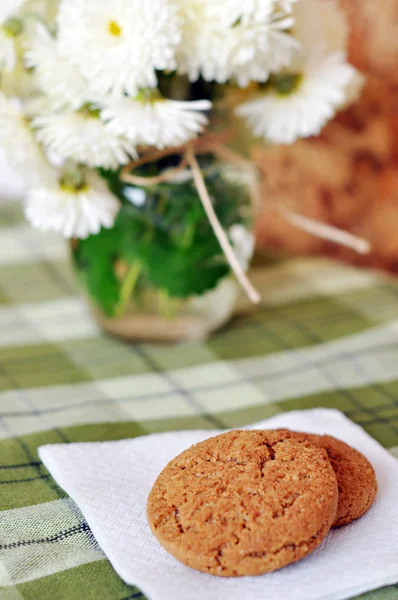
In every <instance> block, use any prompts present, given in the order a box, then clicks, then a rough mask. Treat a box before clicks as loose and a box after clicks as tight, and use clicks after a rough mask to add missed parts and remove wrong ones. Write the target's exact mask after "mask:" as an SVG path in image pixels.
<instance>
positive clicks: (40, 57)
mask: <svg viewBox="0 0 398 600" xmlns="http://www.w3.org/2000/svg"><path fill="white" fill-rule="evenodd" d="M25 64H26V66H27V67H29V68H34V69H35V77H36V80H37V82H38V84H39V86H40V89H41V90H42V91H43V93H45V94H46V95H47V96H49V97H50V98H51V100H52V105H53V107H54V109H59V108H71V109H72V110H73V109H78V108H80V107H81V106H83V104H85V103H87V102H88V100H89V95H90V94H89V92H90V91H89V89H88V84H87V82H86V81H85V79H84V78H83V76H82V75H81V74H80V73H79V71H78V70H77V68H76V67H75V66H74V65H72V64H71V63H70V62H69V61H68V60H66V59H65V58H64V57H63V56H61V55H60V53H59V50H58V46H57V41H56V39H55V38H53V37H52V36H51V35H50V33H49V31H48V29H47V28H46V27H45V26H44V25H43V24H38V25H36V27H35V30H34V33H33V34H32V36H30V39H29V41H28V43H27V50H26V52H25Z"/></svg>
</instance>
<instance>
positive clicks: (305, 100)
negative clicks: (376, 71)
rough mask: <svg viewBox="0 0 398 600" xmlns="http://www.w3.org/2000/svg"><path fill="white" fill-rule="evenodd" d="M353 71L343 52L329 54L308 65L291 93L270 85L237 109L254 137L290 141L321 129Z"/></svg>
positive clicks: (343, 95)
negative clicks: (263, 91)
mask: <svg viewBox="0 0 398 600" xmlns="http://www.w3.org/2000/svg"><path fill="white" fill-rule="evenodd" d="M355 75H356V71H355V69H354V67H352V66H351V65H349V64H347V63H346V62H345V57H344V55H343V54H339V53H336V54H331V55H330V56H327V57H326V58H325V59H324V60H323V61H321V62H320V64H317V65H314V67H313V68H309V69H308V71H307V72H306V73H304V75H302V78H301V79H298V80H297V83H296V84H294V85H296V89H295V90H294V91H292V92H291V93H289V94H284V93H280V92H278V91H277V90H275V89H271V90H270V91H269V92H267V93H266V94H264V95H263V96H262V97H260V98H258V99H256V100H253V101H251V102H247V103H246V104H243V105H241V106H240V107H238V109H237V112H238V114H239V115H240V116H241V117H244V118H246V119H247V121H248V123H249V125H250V127H251V129H252V130H253V133H254V135H256V136H257V137H263V138H264V139H265V140H266V141H269V142H273V143H275V144H292V143H293V142H294V141H295V140H297V139H298V138H301V137H309V136H312V135H317V134H319V133H320V132H321V130H322V128H323V127H324V126H325V125H326V123H327V122H328V121H329V120H330V119H331V118H332V117H333V116H334V114H335V113H336V111H337V110H338V109H339V108H341V107H342V106H343V105H344V103H345V101H346V98H347V90H348V89H349V88H350V85H351V84H352V82H353V79H354V78H355ZM286 77H288V76H286Z"/></svg>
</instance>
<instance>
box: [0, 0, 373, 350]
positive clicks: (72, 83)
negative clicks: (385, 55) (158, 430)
mask: <svg viewBox="0 0 398 600" xmlns="http://www.w3.org/2000/svg"><path fill="white" fill-rule="evenodd" d="M336 2H337V0H296V1H295V0H245V1H242V0H150V1H149V2H148V1H147V2H145V1H144V0H114V1H113V2H109V1H108V0H25V1H24V0H2V3H1V7H0V72H1V80H0V87H1V91H0V146H1V147H3V148H4V150H5V151H6V154H7V156H8V159H9V161H10V163H11V165H12V166H13V168H14V169H15V171H16V172H17V173H18V174H20V176H21V177H22V178H23V179H24V180H25V182H26V186H27V191H26V195H25V200H24V206H25V214H26V218H27V219H28V221H30V223H31V224H32V225H33V226H34V227H36V228H38V229H41V230H43V231H55V232H58V233H59V234H61V235H62V236H64V237H65V238H67V239H69V240H70V247H71V252H72V256H73V263H74V265H75V268H76V272H77V274H78V277H79V280H80V282H81V284H82V286H83V289H84V292H85V295H86V297H87V298H88V300H89V303H90V305H91V306H92V307H93V310H94V313H95V314H96V316H97V317H98V319H99V320H100V321H101V323H102V324H103V325H104V327H105V328H106V329H107V330H109V331H111V332H112V333H115V334H117V335H121V336H124V337H132V338H134V337H140V338H159V339H187V338H194V337H200V336H204V335H206V334H208V333H209V332H210V331H212V330H213V329H215V328H217V327H219V326H221V325H222V324H224V323H225V322H226V320H227V319H228V318H229V317H230V316H231V314H232V313H233V310H234V306H235V303H236V301H237V298H238V291H239V290H238V285H237V283H236V282H239V283H240V284H241V286H242V287H243V288H244V289H245V290H246V292H247V294H248V295H249V297H250V298H251V300H252V301H253V302H258V301H259V295H258V293H257V292H256V290H255V289H254V288H253V286H252V285H251V283H250V281H249V280H248V278H247V275H246V272H247V269H248V266H249V263H250V259H251V255H252V253H253V247H254V242H253V236H252V234H251V231H250V227H251V225H250V219H251V213H252V208H253V199H254V200H255V199H256V174H255V172H254V170H253V167H252V165H251V163H250V161H249V159H248V157H247V152H243V148H247V147H248V146H249V142H248V140H249V139H250V138H249V136H248V134H245V133H242V132H244V131H245V128H246V129H247V131H248V132H250V134H251V135H253V136H255V137H257V138H261V139H263V140H265V142H267V143H274V144H275V143H276V144H289V143H292V142H293V141H295V140H296V139H297V138H299V137H307V136H311V135H315V134H318V133H319V132H320V131H321V129H322V127H323V126H324V125H325V124H326V123H327V121H328V120H329V119H331V118H332V117H333V116H334V114H335V113H336V111H338V110H340V109H342V108H344V107H345V106H346V105H347V104H348V103H350V102H353V101H354V100H355V99H356V98H357V96H358V94H359V93H360V90H361V86H362V77H361V76H360V74H359V73H358V72H357V71H356V70H355V69H354V68H353V67H352V66H351V65H349V64H348V63H347V59H346V44H347V28H346V24H345V21H344V17H343V15H342V13H341V12H340V10H339V9H338V6H337V3H336ZM238 123H239V124H238ZM276 209H277V210H280V211H284V209H283V207H280V206H279V207H276ZM285 214H286V218H288V219H290V220H291V221H292V222H294V223H295V224H296V225H297V226H300V227H304V228H307V229H309V230H310V231H314V233H316V234H317V235H323V236H326V237H330V238H331V239H335V240H336V241H341V242H342V243H348V244H351V245H354V246H355V245H356V246H358V249H359V250H361V249H362V250H363V249H364V246H363V244H362V242H361V241H360V240H359V241H358V240H355V239H354V238H350V237H349V236H347V235H346V236H345V237H344V234H340V233H339V232H336V231H335V230H333V229H332V228H329V227H326V226H322V225H317V224H314V223H313V222H310V221H308V220H307V219H305V218H304V217H301V216H300V215H293V214H291V213H288V212H287V211H285ZM365 246H366V245H365ZM234 276H235V277H234Z"/></svg>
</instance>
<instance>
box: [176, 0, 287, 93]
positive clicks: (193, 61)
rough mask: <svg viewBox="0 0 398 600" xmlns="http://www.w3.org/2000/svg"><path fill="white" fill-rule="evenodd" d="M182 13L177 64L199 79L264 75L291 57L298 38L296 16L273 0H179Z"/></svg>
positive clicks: (247, 79)
mask: <svg viewBox="0 0 398 600" xmlns="http://www.w3.org/2000/svg"><path fill="white" fill-rule="evenodd" d="M177 3H178V5H179V14H180V17H181V19H182V36H183V37H182V42H181V45H180V47H179V48H178V51H177V62H178V70H179V72H180V73H187V74H188V76H189V78H190V79H191V80H192V81H194V80H196V79H197V78H198V77H199V75H200V74H201V75H202V76H203V77H204V79H206V80H208V81H212V80H215V81H217V82H219V83H225V82H226V81H228V80H229V79H233V78H234V79H236V81H237V83H238V85H239V86H241V87H245V86H247V85H248V83H250V81H265V80H266V79H268V76H269V74H270V73H271V72H273V71H276V70H278V69H280V68H281V67H284V66H286V65H288V64H289V63H290V61H291V60H292V57H293V55H294V53H295V52H296V51H297V48H298V44H297V41H296V40H295V39H294V38H293V37H292V36H291V35H290V34H289V33H288V32H287V30H288V29H289V28H291V27H292V25H293V23H294V21H293V18H292V17H291V16H285V15H283V14H281V13H275V12H274V4H273V2H272V1H270V0H264V1H263V2H260V1H259V0H249V2H248V4H246V3H243V2H237V1H236V0H222V1H221V2H220V3H218V2H217V3H216V2H214V1H213V0H177Z"/></svg>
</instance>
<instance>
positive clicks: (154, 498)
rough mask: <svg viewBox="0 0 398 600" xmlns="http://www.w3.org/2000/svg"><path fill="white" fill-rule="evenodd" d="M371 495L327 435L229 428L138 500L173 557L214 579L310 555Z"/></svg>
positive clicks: (352, 461)
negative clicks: (143, 502) (143, 499)
mask: <svg viewBox="0 0 398 600" xmlns="http://www.w3.org/2000/svg"><path fill="white" fill-rule="evenodd" d="M376 492H377V483H376V477H375V473H374V470H373V468H372V466H371V464H370V463H369V461H368V460H367V459H366V458H365V457H364V456H363V455H362V454H360V453H359V452H358V451H357V450H354V449H353V448H351V447H350V446H348V445H347V444H345V443H343V442H341V441H339V440H337V439H335V438H332V437H330V436H320V435H311V434H304V433H295V432H292V431H288V430H276V431H231V432H228V433H225V434H222V435H218V436H216V437H213V438H210V439H208V440H205V441H204V442H201V443H199V444H197V445H195V446H192V447H191V448H189V449H188V450H185V451H184V452H183V453H182V454H180V455H179V456H177V457H176V458H174V459H173V460H172V461H171V462H170V463H169V464H168V465H167V466H166V468H165V469H164V470H163V471H162V472H161V473H160V475H159V477H158V478H157V480H156V482H155V484H154V486H153V488H152V490H151V493H150V495H149V498H148V506H147V515H148V521H149V525H150V527H151V529H152V532H153V534H154V535H155V536H156V537H157V539H158V540H159V542H160V543H161V544H162V545H163V546H164V547H165V548H166V550H168V551H169V552H170V553H171V554H172V555H173V556H174V557H175V558H177V559H178V560H180V561H181V562H182V563H184V564H185V565H187V566H189V567H192V568H193V569H196V570H198V571H203V572H205V573H210V574H212V575H218V576H222V577H239V576H244V575H250V576H253V575H261V574H263V573H268V572H270V571H274V570H276V569H280V568H281V567H284V566H286V565H288V564H290V563H293V562H295V561H297V560H299V559H301V558H303V557H304V556H307V555H308V554H310V553H311V552H313V551H314V550H315V549H316V548H317V547H318V546H319V545H320V544H321V542H322V541H323V540H324V538H325V537H326V535H327V534H328V532H329V531H330V529H331V528H332V527H340V526H342V525H347V524H348V523H351V522H352V521H354V520H355V519H358V518H359V517H361V516H362V515H363V514H364V513H365V512H366V511H367V510H368V509H369V507H370V506H371V505H372V503H373V501H374V499H375V496H376Z"/></svg>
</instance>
